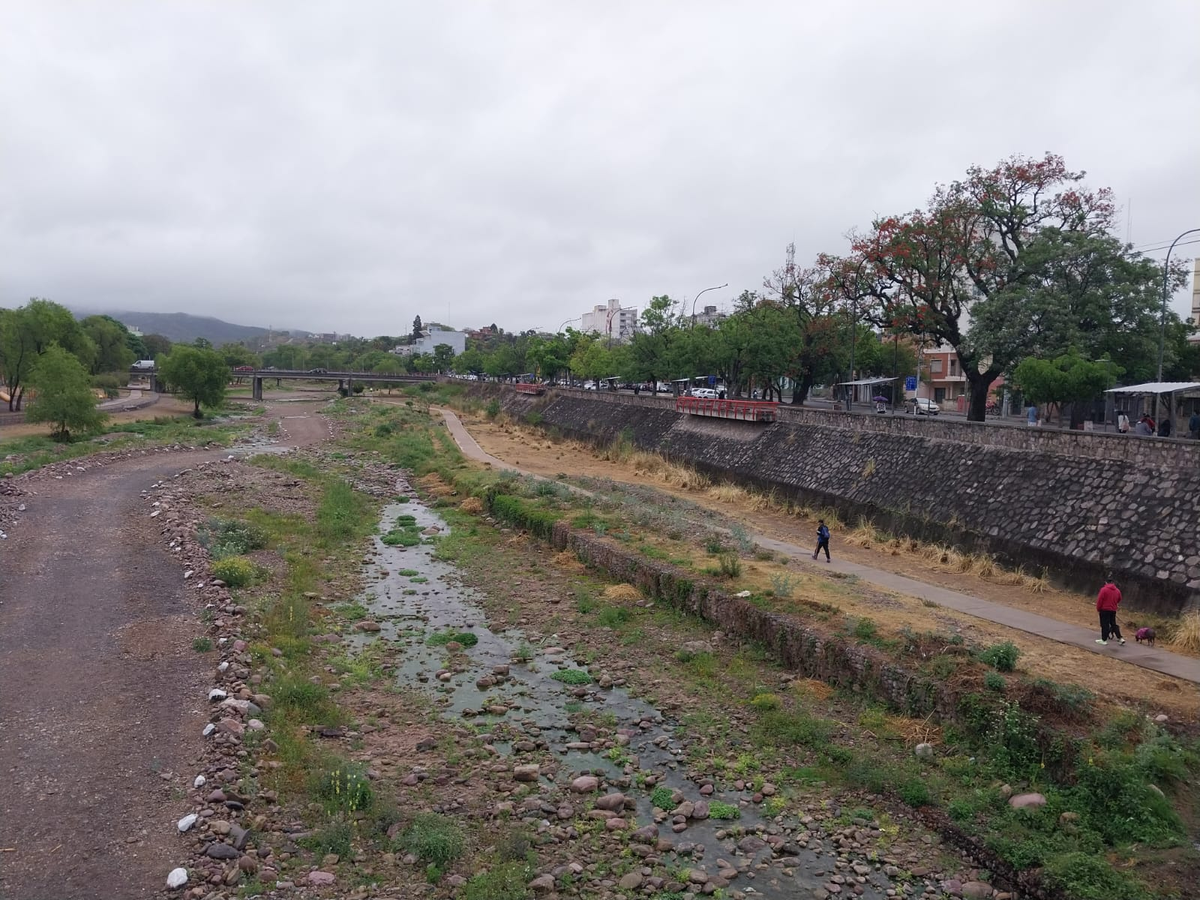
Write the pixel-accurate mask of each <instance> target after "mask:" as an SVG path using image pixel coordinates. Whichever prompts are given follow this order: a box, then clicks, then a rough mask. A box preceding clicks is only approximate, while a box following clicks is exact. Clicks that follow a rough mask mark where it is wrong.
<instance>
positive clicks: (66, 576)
mask: <svg viewBox="0 0 1200 900" xmlns="http://www.w3.org/2000/svg"><path fill="white" fill-rule="evenodd" d="M273 412H275V414H276V415H277V416H279V417H280V418H281V429H282V432H283V435H282V436H283V437H284V438H285V441H286V443H287V444H292V445H303V444H311V443H317V442H319V441H321V440H324V439H325V438H327V437H328V435H329V425H328V423H327V422H326V420H325V419H324V418H323V417H320V416H318V415H317V414H316V413H315V411H314V410H307V409H296V408H295V407H291V406H290V407H289V408H287V409H284V410H279V411H273ZM293 416H301V418H291V417H293ZM284 417H286V418H284ZM227 452H228V451H216V452H213V451H197V452H186V453H177V454H154V455H148V456H144V457H134V458H132V459H125V460H121V461H119V462H114V463H112V464H110V465H106V466H91V467H88V468H87V471H85V472H82V473H79V474H76V475H72V476H67V477H62V478H57V479H56V478H46V477H43V478H40V479H36V480H34V481H31V482H29V483H27V484H26V485H24V486H26V487H27V488H28V489H29V490H31V491H36V494H31V496H29V497H28V499H26V500H25V504H26V510H25V512H23V513H22V516H21V520H20V525H19V527H17V528H14V529H13V530H12V532H11V533H10V534H9V538H8V539H7V540H6V541H5V542H4V544H3V547H2V548H0V551H2V553H3V555H2V556H0V898H3V900H60V898H68V897H105V898H113V900H122V898H140V897H149V896H154V895H156V894H157V893H158V892H160V891H161V889H162V887H163V886H164V884H165V878H166V874H167V872H168V871H170V869H171V868H173V867H174V866H175V865H178V862H177V859H178V858H180V857H181V856H182V855H183V853H182V849H181V848H180V847H179V846H178V840H179V838H178V836H177V834H176V833H175V828H174V820H175V819H176V818H178V814H179V812H180V810H181V809H182V808H183V804H182V803H181V801H182V799H183V798H184V797H185V796H186V795H185V788H187V787H189V786H190V783H191V780H192V778H193V777H194V774H195V773H194V772H191V763H192V762H193V761H194V760H195V759H196V758H197V757H198V754H199V750H200V743H199V740H200V731H201V728H202V727H203V725H204V723H205V722H206V721H207V710H206V703H205V696H204V695H205V692H206V690H207V688H206V682H207V680H208V678H207V672H206V671H205V668H204V664H203V662H202V658H201V657H200V656H199V655H198V654H197V653H196V652H195V651H194V650H193V649H192V646H191V643H192V640H193V638H194V637H196V636H198V635H199V634H200V626H199V622H198V620H197V618H196V615H195V610H194V609H193V608H192V606H191V604H190V603H189V602H188V598H187V592H188V587H189V585H188V582H186V581H185V580H184V579H183V573H182V572H181V571H180V567H179V565H178V564H177V563H175V561H174V560H173V559H171V557H170V554H168V553H167V552H166V551H165V550H164V549H163V548H162V542H161V538H160V533H159V531H160V529H159V526H158V524H157V523H156V522H155V521H154V520H152V519H151V518H150V512H151V509H150V507H149V506H148V505H147V503H146V501H145V500H143V498H142V491H143V490H145V489H147V488H149V487H150V486H151V485H152V484H153V483H154V482H155V481H157V480H158V479H160V478H164V477H169V476H171V475H173V474H174V473H176V472H179V471H180V470H182V469H184V468H187V467H188V466H191V465H194V464H196V463H198V462H201V461H203V460H206V459H213V458H218V457H219V456H220V455H222V454H224V453H227Z"/></svg>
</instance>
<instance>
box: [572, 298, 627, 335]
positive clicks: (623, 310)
mask: <svg viewBox="0 0 1200 900" xmlns="http://www.w3.org/2000/svg"><path fill="white" fill-rule="evenodd" d="M637 318H638V311H637V308H636V307H633V306H627V307H622V306H621V301H620V300H609V301H608V303H607V304H604V305H597V306H594V307H593V308H592V310H591V312H585V313H584V314H583V315H582V316H581V317H580V322H579V330H580V331H582V332H584V333H585V334H589V333H590V334H598V335H601V336H602V337H608V338H612V339H613V340H617V341H627V340H629V339H630V338H632V337H633V333H634V332H635V331H637Z"/></svg>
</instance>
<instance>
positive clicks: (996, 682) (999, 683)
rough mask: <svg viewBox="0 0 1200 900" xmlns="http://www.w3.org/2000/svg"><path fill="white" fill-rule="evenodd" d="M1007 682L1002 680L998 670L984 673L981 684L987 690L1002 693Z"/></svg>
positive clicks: (1002, 677)
mask: <svg viewBox="0 0 1200 900" xmlns="http://www.w3.org/2000/svg"><path fill="white" fill-rule="evenodd" d="M1007 684H1008V683H1007V682H1006V681H1005V680H1004V676H1003V675H1001V674H1000V673H999V672H985V673H984V676H983V686H984V687H985V688H987V689H988V690H989V691H996V692H997V693H1000V694H1003V693H1004V689H1005V687H1007Z"/></svg>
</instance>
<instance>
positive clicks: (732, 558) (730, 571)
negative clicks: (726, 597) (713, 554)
mask: <svg viewBox="0 0 1200 900" xmlns="http://www.w3.org/2000/svg"><path fill="white" fill-rule="evenodd" d="M717 561H718V562H719V563H720V565H721V574H722V575H723V576H724V577H726V578H737V577H738V576H739V575H741V574H742V561H741V560H740V559H738V555H737V554H736V553H722V554H721V555H720V556H719V557H717Z"/></svg>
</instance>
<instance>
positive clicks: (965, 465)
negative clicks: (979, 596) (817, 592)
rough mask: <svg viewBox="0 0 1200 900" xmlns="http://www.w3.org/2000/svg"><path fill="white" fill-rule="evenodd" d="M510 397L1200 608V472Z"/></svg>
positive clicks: (571, 424)
mask: <svg viewBox="0 0 1200 900" xmlns="http://www.w3.org/2000/svg"><path fill="white" fill-rule="evenodd" d="M491 390H495V388H492V389H491ZM505 395H507V396H505ZM502 396H503V403H504V406H505V408H506V409H508V411H509V412H511V413H513V414H514V415H518V416H521V415H525V414H526V413H528V412H530V411H534V410H536V412H537V413H538V415H539V416H540V422H541V423H542V425H543V426H544V427H551V428H554V429H557V430H558V431H559V432H560V433H562V434H563V435H565V436H568V437H573V438H577V439H581V440H585V441H589V442H592V443H596V444H601V445H603V444H608V443H611V442H612V441H614V440H616V439H617V438H618V437H620V436H621V435H625V436H626V437H628V438H629V439H631V440H632V441H633V442H634V443H635V444H636V445H637V446H638V447H640V448H642V449H645V450H650V451H656V452H660V453H663V454H665V455H666V456H668V457H670V458H672V459H674V460H677V461H679V462H681V463H686V464H688V465H691V466H693V467H695V468H697V469H699V470H700V471H702V472H705V473H706V474H708V475H710V476H712V477H717V478H725V479H728V480H731V481H735V482H739V483H742V484H747V485H750V486H754V487H758V488H762V489H765V490H774V491H776V492H777V493H779V494H782V495H783V496H787V497H792V498H794V499H796V500H798V501H800V502H802V503H806V504H808V505H817V506H825V507H831V508H833V509H836V510H837V511H838V512H839V515H840V517H841V519H842V520H843V521H846V522H855V521H857V520H858V519H859V518H860V517H862V518H867V519H869V520H871V521H873V522H874V523H876V524H877V525H878V526H879V527H881V528H883V529H885V530H887V531H891V532H894V533H898V534H907V535H911V536H913V537H917V538H920V539H922V540H928V541H938V542H944V543H948V544H953V545H955V546H958V547H961V548H964V549H968V550H980V551H985V552H988V553H993V554H995V555H997V556H998V557H999V558H1000V559H1001V560H1002V561H1003V562H1005V563H1008V564H1010V565H1012V564H1019V565H1023V566H1025V567H1026V569H1027V570H1030V571H1034V572H1036V571H1038V570H1040V569H1041V568H1042V567H1043V566H1044V567H1046V568H1047V570H1048V571H1049V573H1050V575H1051V577H1053V578H1054V579H1055V580H1057V581H1059V582H1062V583H1065V584H1066V585H1067V586H1069V587H1072V588H1074V589H1077V590H1080V591H1083V592H1085V593H1092V592H1094V591H1095V590H1097V589H1098V588H1099V586H1100V584H1101V583H1102V582H1103V576H1104V572H1105V571H1106V570H1107V569H1112V570H1113V571H1114V572H1116V573H1117V581H1118V584H1119V585H1120V587H1121V589H1122V591H1123V592H1124V594H1125V598H1126V604H1127V605H1128V606H1131V607H1136V608H1143V609H1150V610H1154V611H1158V612H1163V613H1173V612H1178V611H1180V610H1182V609H1184V608H1197V607H1200V540H1198V538H1200V528H1198V524H1200V465H1172V464H1157V465H1156V464H1151V463H1148V462H1146V461H1145V460H1144V459H1138V460H1137V461H1136V462H1134V461H1130V460H1128V459H1122V458H1104V457H1096V456H1092V455H1083V454H1071V453H1068V452H1060V453H1051V452H1046V450H1045V449H1044V448H1045V447H1048V446H1054V447H1057V448H1058V449H1060V450H1063V449H1065V448H1068V447H1069V446H1070V445H1069V444H1067V443H1062V442H1060V443H1057V444H1055V443H1053V442H1051V443H1049V444H1044V443H1041V442H1040V439H1038V438H1035V439H1034V443H1033V444H1032V446H1033V447H1036V448H1038V449H1029V448H1028V445H1027V446H1024V447H1015V448H1010V447H1006V446H997V445H992V444H980V443H974V442H971V441H959V440H948V439H944V438H943V437H941V435H942V434H945V433H947V432H944V431H933V430H931V431H929V432H925V433H922V432H921V431H919V430H913V429H911V428H910V429H908V430H901V429H899V428H896V429H892V428H883V427H880V428H878V429H875V428H871V429H868V428H864V427H859V426H860V425H862V424H863V420H866V421H867V422H872V423H874V422H875V421H876V420H874V419H871V418H869V417H865V416H853V417H851V416H834V417H831V418H827V419H826V418H820V419H814V420H811V421H810V420H808V419H807V418H806V417H804V416H799V417H796V416H791V417H787V418H784V417H781V419H782V420H781V421H779V422H777V423H775V424H773V425H753V424H749V423H736V422H725V421H720V420H714V419H706V418H703V417H699V416H689V415H684V414H680V413H677V412H675V410H674V408H673V406H672V405H671V404H670V403H667V402H664V401H662V400H658V401H655V400H653V399H652V398H634V397H629V398H622V400H624V399H628V400H630V401H640V402H618V401H614V400H612V399H610V398H611V396H612V395H608V396H605V395H603V394H600V395H591V396H588V395H580V394H577V393H573V392H572V393H565V392H564V393H551V394H550V395H548V396H546V397H542V398H529V397H521V396H519V395H514V394H511V393H510V392H507V391H504V392H503V393H502ZM788 412H791V411H790V410H789V411H788ZM883 418H884V417H882V416H881V417H880V419H883ZM922 424H924V423H922ZM849 425H853V426H854V427H853V429H851V428H849V427H847V426H849ZM992 430H994V431H997V432H1004V431H1015V432H1016V433H1017V434H1018V435H1020V436H1021V439H1022V440H1024V439H1025V438H1026V437H1027V436H1026V434H1025V432H1024V431H1023V430H1020V429H1005V428H996V429H992ZM949 433H958V432H949ZM935 435H936V436H935ZM1067 437H1075V436H1074V435H1068V436H1067ZM1080 437H1084V436H1083V435H1081V436H1080ZM1086 437H1099V436H1092V435H1086ZM1013 440H1014V441H1016V440H1017V439H1016V438H1013ZM1116 440H1117V441H1124V442H1125V443H1126V444H1132V443H1134V442H1133V441H1131V440H1130V439H1125V438H1116ZM1082 446H1084V447H1091V446H1092V445H1089V444H1083V445H1082ZM835 541H836V535H835Z"/></svg>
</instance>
